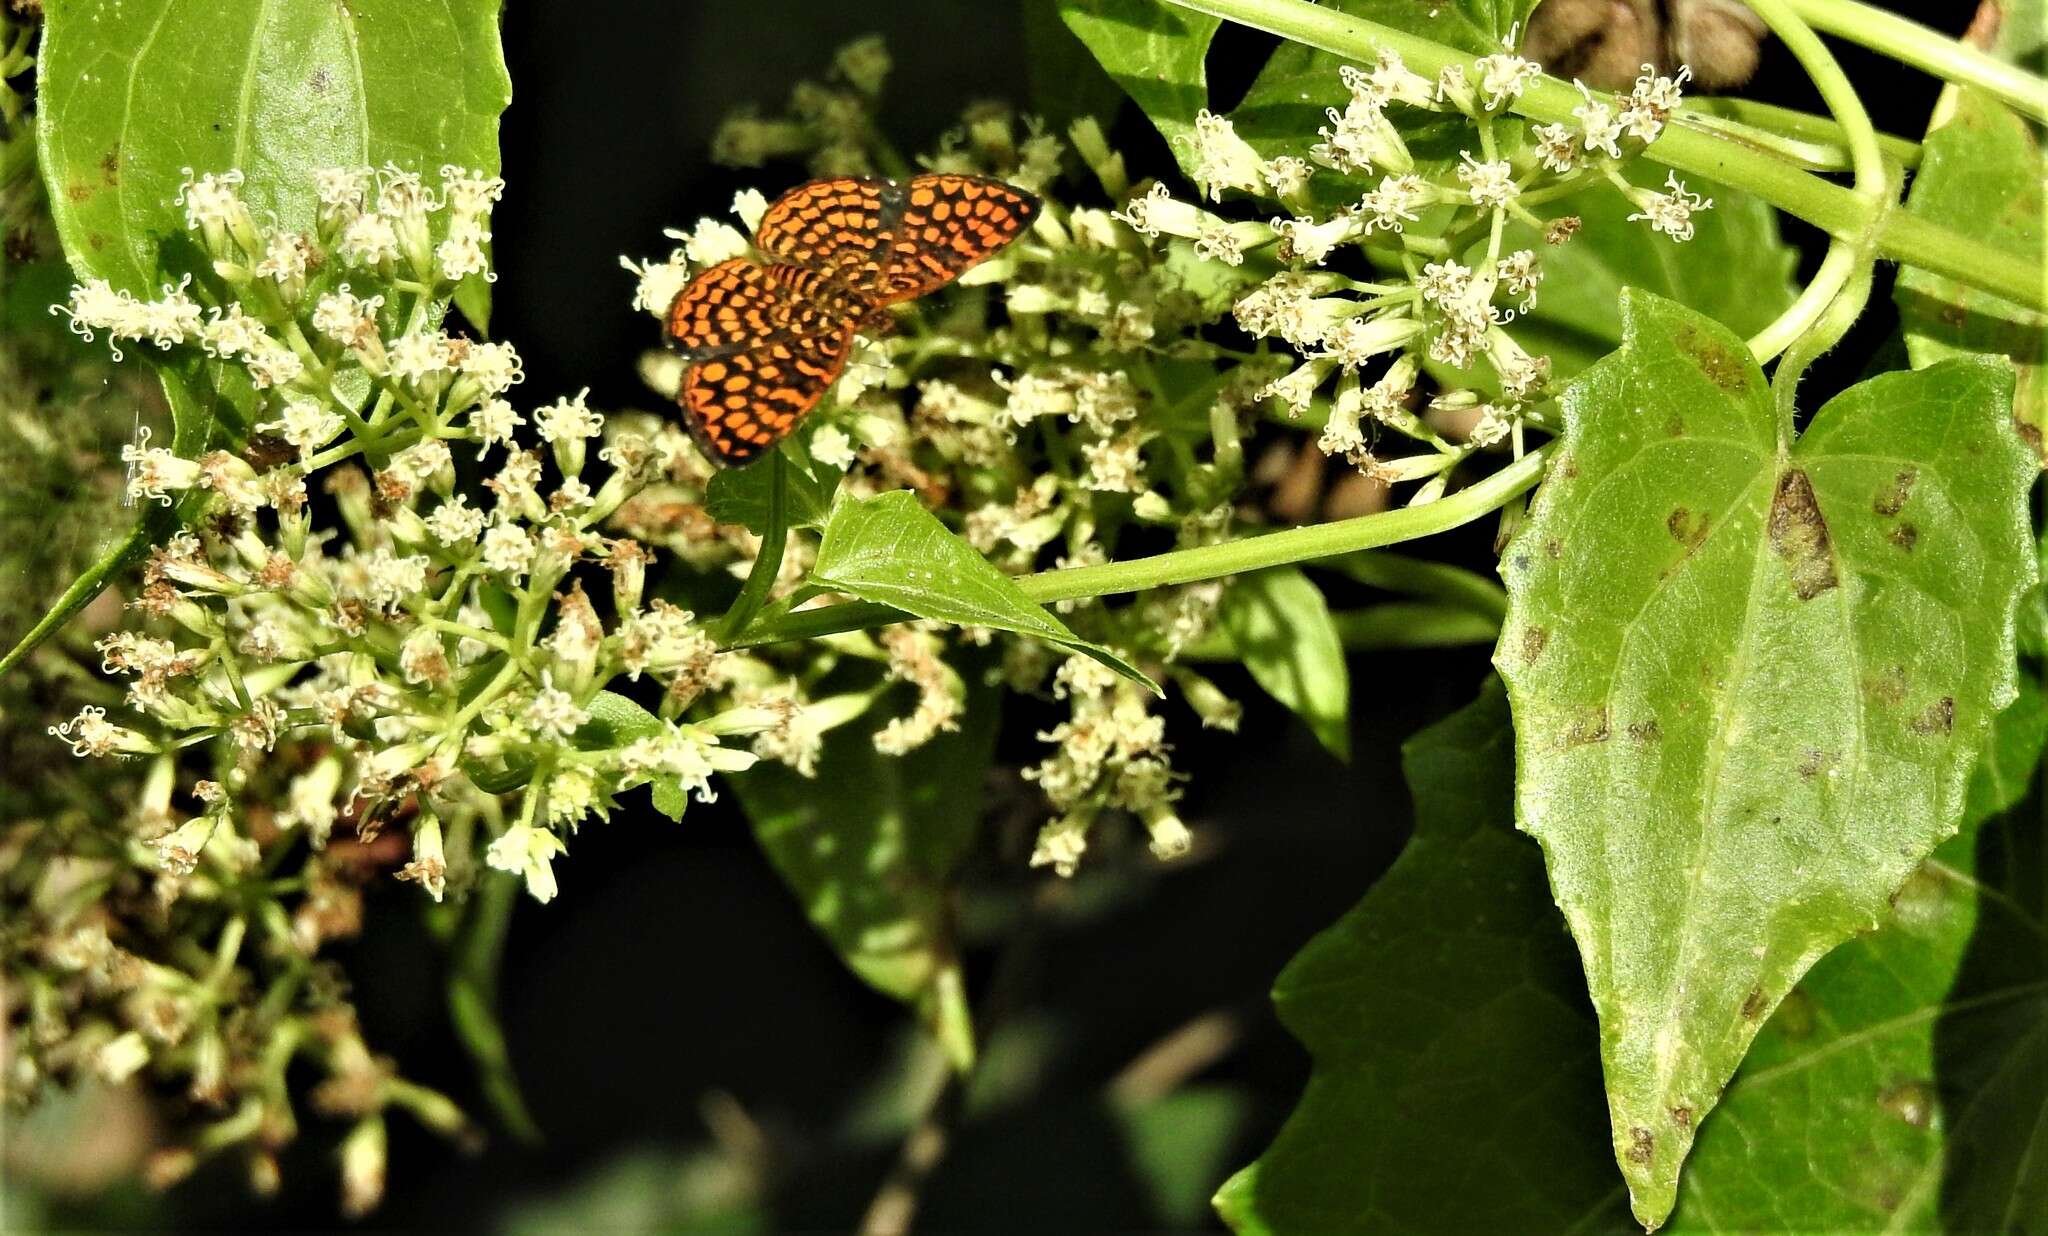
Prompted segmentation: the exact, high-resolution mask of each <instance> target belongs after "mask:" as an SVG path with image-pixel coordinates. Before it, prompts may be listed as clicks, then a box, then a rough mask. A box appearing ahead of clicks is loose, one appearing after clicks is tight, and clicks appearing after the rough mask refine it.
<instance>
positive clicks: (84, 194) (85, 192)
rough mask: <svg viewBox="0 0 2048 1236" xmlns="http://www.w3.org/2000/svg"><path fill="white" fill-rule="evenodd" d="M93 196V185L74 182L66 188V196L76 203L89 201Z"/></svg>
mask: <svg viewBox="0 0 2048 1236" xmlns="http://www.w3.org/2000/svg"><path fill="white" fill-rule="evenodd" d="M92 195H93V187H92V186H91V185H84V184H80V183H78V182H77V181H75V180H74V181H72V182H71V183H70V184H68V185H65V186H64V196H65V197H68V198H70V199H71V200H72V201H74V202H83V201H87V200H89V199H90V198H91V197H92Z"/></svg>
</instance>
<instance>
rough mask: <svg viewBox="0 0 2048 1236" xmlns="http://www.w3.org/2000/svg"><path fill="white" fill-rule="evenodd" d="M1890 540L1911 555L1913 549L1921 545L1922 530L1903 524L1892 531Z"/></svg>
mask: <svg viewBox="0 0 2048 1236" xmlns="http://www.w3.org/2000/svg"><path fill="white" fill-rule="evenodd" d="M1889 539H1890V540H1891V543H1892V544H1894V545H1896V546H1898V547H1899V548H1900V549H1902V550H1904V551H1905V552H1906V553H1909V554H1910V553H1912V552H1913V547H1914V546H1915V545H1918V544H1919V543H1920V529H1918V528H1915V527H1914V526H1913V525H1911V524H1908V523H1901V524H1900V525H1899V526H1898V527H1896V528H1894V529H1892V534H1891V537H1890V538H1889Z"/></svg>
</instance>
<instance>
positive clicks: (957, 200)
mask: <svg viewBox="0 0 2048 1236" xmlns="http://www.w3.org/2000/svg"><path fill="white" fill-rule="evenodd" d="M895 190H896V192H897V193H898V194H900V195H901V204H900V208H899V210H898V212H897V216H896V221H895V227H894V228H892V229H891V231H890V237H889V261H888V264H887V265H886V266H885V267H884V268H883V270H882V273H881V281H880V284H879V285H878V286H876V287H875V288H874V289H873V290H874V292H875V293H876V296H875V299H876V300H878V301H880V302H881V303H882V304H885V305H887V304H894V303H895V302H897V301H901V300H911V299H914V298H916V297H919V296H923V295H925V294H926V293H927V292H931V291H934V290H936V289H938V288H940V287H943V286H944V285H946V284H948V283H950V282H952V281H953V280H954V279H957V278H959V276H960V273H961V272H962V271H964V270H966V269H967V268H968V267H970V266H972V265H974V264H975V263H977V262H979V261H981V260H982V259H983V258H986V257H989V256H991V255H992V254H994V253H996V252H998V251H999V250H1001V249H1002V248H1003V247H1004V246H1005V245H1008V244H1009V243H1010V242H1011V241H1013V240H1015V239H1017V237H1018V236H1020V235H1022V234H1023V232H1024V229H1025V228H1027V227H1029V226H1031V220H1032V219H1033V218H1034V217H1036V216H1037V214H1038V199H1037V198H1035V197H1033V196H1031V195H1030V194H1028V193H1025V192H1024V191H1023V190H1021V189H1017V188H1014V187H1012V186H1010V185H1006V184H1004V183H1003V182H1002V181H1000V180H989V179H987V178H985V177H981V176H957V175H953V174H950V173H944V172H935V173H932V174H930V175H926V176H917V177H914V178H912V179H911V180H909V181H907V182H905V183H903V184H900V185H896V186H895Z"/></svg>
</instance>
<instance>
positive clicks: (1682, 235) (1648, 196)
mask: <svg viewBox="0 0 2048 1236" xmlns="http://www.w3.org/2000/svg"><path fill="white" fill-rule="evenodd" d="M1664 187H1665V188H1667V189H1669V190H1670V192H1669V193H1651V192H1649V191H1647V190H1638V191H1637V192H1635V193H1632V194H1630V195H1629V196H1630V197H1631V198H1632V199H1633V200H1634V201H1635V203H1636V205H1638V206H1640V207H1642V209H1641V210H1639V211H1637V212H1636V213H1634V214H1631V215H1630V216H1629V220H1630V221H1631V222H1634V221H1635V220H1638V219H1644V220H1648V221H1649V224H1650V227H1651V228H1652V229H1654V230H1656V231H1659V232H1662V233H1664V234H1665V235H1666V236H1669V237H1670V238H1671V239H1673V240H1681V241H1682V240H1691V239H1692V237H1693V223H1692V215H1693V212H1694V211H1696V210H1709V209H1712V207H1713V205H1714V199H1713V198H1710V197H1701V196H1700V195H1698V194H1697V193H1688V192H1686V189H1685V185H1684V183H1683V182H1682V181H1680V180H1679V179H1678V177H1677V176H1676V175H1674V174H1672V173H1668V172H1667V173H1666V174H1665V176H1664Z"/></svg>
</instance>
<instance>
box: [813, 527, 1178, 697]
mask: <svg viewBox="0 0 2048 1236" xmlns="http://www.w3.org/2000/svg"><path fill="white" fill-rule="evenodd" d="M809 583H810V585H811V586H813V587H815V588H822V589H825V590H827V591H830V592H844V593H846V594H847V595H849V596H855V597H859V598H860V599H862V600H864V601H876V602H879V603H881V604H883V605H893V606H895V607H896V608H897V609H900V610H904V611H906V612H908V613H912V614H916V615H917V616H918V617H920V618H932V619H936V620H937V621H939V622H950V623H955V624H957V625H960V626H970V627H993V628H995V629H996V630H998V631H1014V632H1016V633H1017V634H1019V635H1029V636H1032V637H1034V638H1036V639H1042V640H1045V641H1046V642H1048V643H1052V644H1057V645H1059V646H1060V647H1062V648H1067V649H1071V650H1072V651H1074V652H1078V653H1081V654H1083V655H1085V656H1090V657H1093V658H1095V659H1096V660H1097V661H1100V662H1102V663H1103V664H1104V665H1107V666H1108V667H1109V668H1111V669H1113V670H1115V671H1116V672H1117V673H1119V674H1122V675H1123V676H1124V677H1126V678H1129V679H1130V680H1131V681H1133V682H1136V683H1139V684H1141V685H1143V686H1144V687H1145V688H1146V689H1147V690H1150V691H1153V692H1155V693H1156V692H1157V691H1158V690H1159V687H1158V685H1157V684H1156V683H1154V682H1153V681H1152V680H1151V679H1150V678H1147V677H1146V676H1145V675H1144V674H1143V673H1141V672H1139V671H1138V670H1137V668H1136V667H1134V666H1132V665H1130V664H1129V663H1128V662H1126V661H1124V660H1123V659H1122V658H1120V657H1118V656H1117V655H1116V654H1115V653H1113V652H1111V651H1109V650H1108V649H1107V648H1104V647H1102V646H1100V645H1098V644H1091V643H1089V642H1088V641H1087V640H1084V639H1082V638H1080V637H1079V636H1077V635H1075V634H1074V633H1073V632H1072V631H1069V630H1068V629H1067V626H1066V624H1065V623H1063V622H1061V621H1060V620H1059V619H1057V618H1055V617H1053V616H1052V615H1051V614H1049V613H1047V612H1046V611H1045V609H1044V608H1043V607H1042V606H1039V605H1037V604H1034V603H1033V602H1032V601H1031V600H1030V598H1028V597H1026V596H1025V595H1024V593H1023V591H1022V590H1020V589H1019V588H1018V587H1017V583H1016V581H1015V580H1012V579H1011V578H1010V577H1009V576H1007V575H1005V574H1003V573H1002V572H1001V571H998V570H997V569H996V568H995V567H993V566H991V565H990V564H989V561H988V559H986V558H984V557H982V556H981V555H980V554H978V553H976V552H974V547H973V546H971V545H969V544H968V543H967V542H965V541H963V540H961V539H960V538H959V537H957V536H955V535H953V533H951V532H949V531H947V529H946V525H944V524H942V523H940V522H939V520H938V517H937V516H935V515H933V514H932V513H931V512H930V511H927V510H925V509H924V508H923V507H922V506H919V505H918V502H917V498H916V497H915V496H914V495H913V494H911V493H910V491H908V490H904V489H897V490H891V491H890V492H888V493H885V494H878V495H876V496H875V497H872V498H867V499H864V500H858V501H856V500H853V499H847V500H845V501H842V502H840V503H839V505H838V506H836V507H834V508H833V511H832V518H831V520H830V522H828V523H827V524H826V525H825V538H824V540H823V542H822V543H820V544H819V546H818V560H817V562H816V564H815V565H813V566H812V567H811V574H810V579H809Z"/></svg>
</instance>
